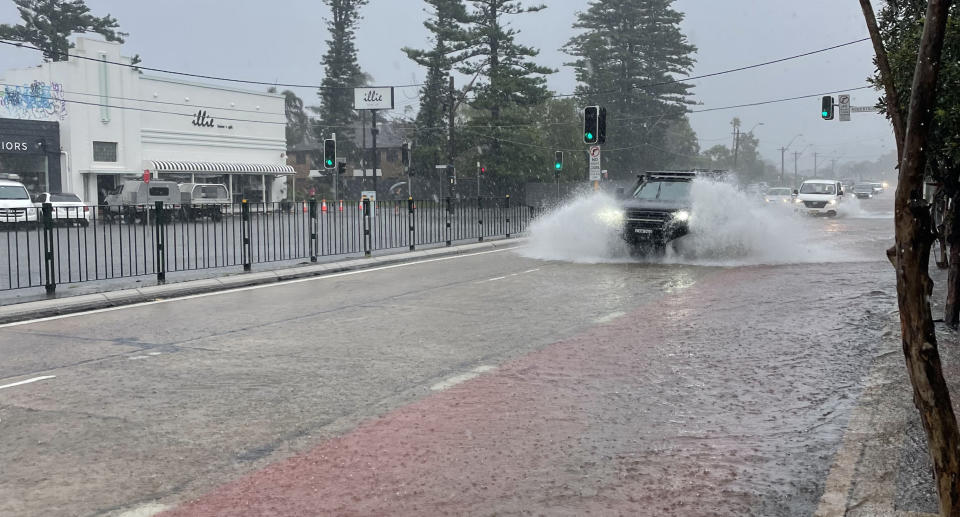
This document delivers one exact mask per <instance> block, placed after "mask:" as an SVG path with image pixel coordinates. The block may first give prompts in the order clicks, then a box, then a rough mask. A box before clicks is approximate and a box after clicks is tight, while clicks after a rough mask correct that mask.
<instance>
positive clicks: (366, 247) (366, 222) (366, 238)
mask: <svg viewBox="0 0 960 517" xmlns="http://www.w3.org/2000/svg"><path fill="white" fill-rule="evenodd" d="M372 240H373V239H372V236H371V235H370V198H368V197H364V198H363V255H364V256H366V257H369V256H370V253H371V250H370V248H371V247H372V245H373V242H372Z"/></svg>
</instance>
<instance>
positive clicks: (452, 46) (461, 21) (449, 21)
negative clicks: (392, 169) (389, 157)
mask: <svg viewBox="0 0 960 517" xmlns="http://www.w3.org/2000/svg"><path fill="white" fill-rule="evenodd" d="M425 1H426V3H427V4H428V5H429V6H430V7H431V8H432V10H429V12H430V13H431V16H430V18H429V19H428V20H427V21H425V22H424V23H423V25H424V26H425V27H426V28H427V30H428V31H430V33H431V34H432V39H433V48H432V49H430V50H417V49H411V48H404V49H403V51H404V52H405V53H406V54H407V57H409V58H410V59H411V60H413V61H414V62H416V63H417V64H418V65H420V66H422V67H424V68H426V69H427V78H426V82H425V84H424V86H423V87H422V88H421V90H420V110H419V112H418V113H417V118H416V127H417V131H416V134H415V145H414V152H413V162H414V164H413V167H414V168H415V169H417V170H421V171H422V170H428V169H430V168H432V167H433V165H435V164H439V163H444V162H445V161H446V160H445V158H442V157H445V155H446V149H445V146H446V143H445V142H446V133H447V131H446V129H444V126H445V125H446V123H447V118H448V112H449V105H448V99H449V97H450V89H449V83H448V76H449V75H450V72H451V70H452V69H453V67H454V66H456V65H457V64H459V63H460V62H462V61H463V59H464V58H465V56H464V53H463V52H464V50H465V49H466V48H467V47H468V43H467V42H468V41H469V35H468V33H467V31H466V28H465V24H466V23H468V22H469V20H470V18H469V17H468V15H467V9H466V7H465V6H464V4H463V0H425ZM441 160H442V161H441Z"/></svg>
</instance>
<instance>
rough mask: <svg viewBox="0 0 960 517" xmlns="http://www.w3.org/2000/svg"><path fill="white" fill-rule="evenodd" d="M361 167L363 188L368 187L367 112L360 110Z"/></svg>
mask: <svg viewBox="0 0 960 517" xmlns="http://www.w3.org/2000/svg"><path fill="white" fill-rule="evenodd" d="M360 137H361V139H362V141H361V143H360V145H361V147H362V148H361V149H360V169H361V170H363V188H367V112H366V111H365V110H360Z"/></svg>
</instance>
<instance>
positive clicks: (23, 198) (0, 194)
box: [0, 180, 38, 225]
mask: <svg viewBox="0 0 960 517" xmlns="http://www.w3.org/2000/svg"><path fill="white" fill-rule="evenodd" d="M37 220H38V217H37V208H36V207H35V206H34V205H33V201H32V200H31V199H30V193H29V192H27V187H24V186H23V183H20V182H19V181H12V180H0V224H2V225H8V224H11V225H18V224H25V223H35V222H37Z"/></svg>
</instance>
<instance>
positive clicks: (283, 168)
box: [144, 161, 297, 176]
mask: <svg viewBox="0 0 960 517" xmlns="http://www.w3.org/2000/svg"><path fill="white" fill-rule="evenodd" d="M144 168H145V169H149V170H150V172H154V173H157V172H159V173H164V172H167V173H170V172H187V173H191V174H195V173H204V172H207V173H215V174H274V175H278V176H279V175H291V176H292V175H294V174H296V173H297V172H296V171H295V170H294V169H293V167H291V166H289V165H268V164H264V163H231V162H172V161H149V162H146V163H144Z"/></svg>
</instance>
